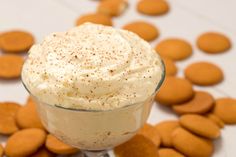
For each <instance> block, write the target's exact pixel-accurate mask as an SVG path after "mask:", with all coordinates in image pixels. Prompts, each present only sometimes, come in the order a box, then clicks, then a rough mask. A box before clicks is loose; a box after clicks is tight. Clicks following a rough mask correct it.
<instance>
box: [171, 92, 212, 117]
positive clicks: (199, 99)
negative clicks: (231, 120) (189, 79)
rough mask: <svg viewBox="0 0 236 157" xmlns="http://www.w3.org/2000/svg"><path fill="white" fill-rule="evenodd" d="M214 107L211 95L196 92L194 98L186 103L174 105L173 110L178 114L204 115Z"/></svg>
mask: <svg viewBox="0 0 236 157" xmlns="http://www.w3.org/2000/svg"><path fill="white" fill-rule="evenodd" d="M213 107H214V98H213V96H212V95H211V94H210V93H207V92H203V91H196V92H195V94H194V97H193V98H192V99H191V100H190V101H188V102H185V103H182V104H177V105H173V107H172V108H173V110H174V111H175V112H176V113H178V114H188V113H196V114H203V113H206V112H208V111H209V110H211V109H212V108H213Z"/></svg>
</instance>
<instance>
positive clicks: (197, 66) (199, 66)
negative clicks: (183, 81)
mask: <svg viewBox="0 0 236 157" xmlns="http://www.w3.org/2000/svg"><path fill="white" fill-rule="evenodd" d="M184 74H185V77H186V78H187V79H188V80H190V81H191V82H192V83H194V84H196V85H200V86H209V85H215V84H218V83H220V82H221V81H223V79H224V74H223V71H222V70H221V69H220V68H219V67H218V66H217V65H215V64H212V63H209V62H196V63H192V64H190V65H189V66H187V68H186V69H185V71H184Z"/></svg>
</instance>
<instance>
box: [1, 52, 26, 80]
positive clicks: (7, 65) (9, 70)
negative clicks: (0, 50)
mask: <svg viewBox="0 0 236 157" xmlns="http://www.w3.org/2000/svg"><path fill="white" fill-rule="evenodd" d="M23 63H24V59H23V57H21V56H18V55H3V56H0V69H1V70H0V78H2V79H14V78H18V77H20V74H21V68H22V65H23Z"/></svg>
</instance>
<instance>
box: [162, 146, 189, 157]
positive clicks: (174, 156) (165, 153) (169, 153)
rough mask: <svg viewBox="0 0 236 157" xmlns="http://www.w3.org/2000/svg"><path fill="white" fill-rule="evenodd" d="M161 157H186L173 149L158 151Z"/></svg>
mask: <svg viewBox="0 0 236 157" xmlns="http://www.w3.org/2000/svg"><path fill="white" fill-rule="evenodd" d="M158 153H159V157H185V156H184V155H183V154H181V153H179V152H177V151H176V150H174V149H172V148H161V149H159V150H158Z"/></svg>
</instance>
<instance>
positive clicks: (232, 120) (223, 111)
mask: <svg viewBox="0 0 236 157" xmlns="http://www.w3.org/2000/svg"><path fill="white" fill-rule="evenodd" d="M213 114H215V115H216V116H218V117H219V118H220V119H221V120H223V121H224V122H225V123H226V124H236V99H233V98H220V99H217V100H216V101H215V107H214V109H213Z"/></svg>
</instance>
